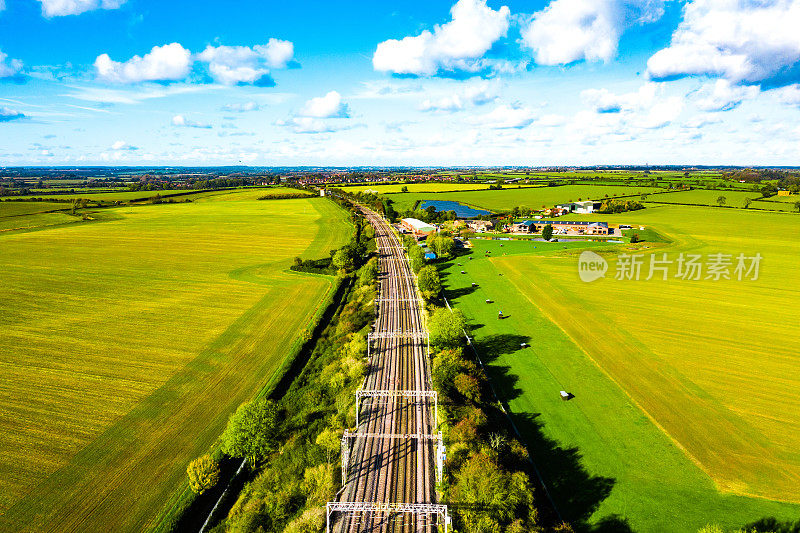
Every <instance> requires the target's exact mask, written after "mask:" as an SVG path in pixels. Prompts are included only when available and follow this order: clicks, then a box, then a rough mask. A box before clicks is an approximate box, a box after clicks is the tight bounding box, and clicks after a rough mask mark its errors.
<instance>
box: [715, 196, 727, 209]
mask: <svg viewBox="0 0 800 533" xmlns="http://www.w3.org/2000/svg"><path fill="white" fill-rule="evenodd" d="M727 201H728V199H727V198H725V197H724V196H718V197H717V205H718V206H720V207H722V206H723V205H725V202H727Z"/></svg>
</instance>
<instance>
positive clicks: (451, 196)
mask: <svg viewBox="0 0 800 533" xmlns="http://www.w3.org/2000/svg"><path fill="white" fill-rule="evenodd" d="M661 190H663V189H658V188H655V187H626V186H624V185H563V186H560V187H522V188H517V186H516V185H508V186H506V188H505V189H502V190H494V191H490V190H487V189H484V190H480V191H464V192H452V193H439V194H437V195H436V196H429V195H426V194H425V193H412V192H408V193H398V194H392V195H391V196H389V198H391V199H392V200H393V201H394V202H395V209H397V210H398V211H403V210H407V209H411V208H413V207H414V204H415V203H416V202H417V201H418V200H419V201H423V200H453V201H456V202H461V203H462V204H466V205H469V206H472V207H477V208H480V209H486V210H488V211H509V210H511V209H513V208H514V207H528V208H531V209H540V208H541V207H542V206H547V207H552V206H553V205H555V204H558V203H562V202H569V201H578V199H582V200H602V199H603V198H605V196H606V195H608V196H609V197H613V196H638V195H640V194H642V193H652V192H654V191H661Z"/></svg>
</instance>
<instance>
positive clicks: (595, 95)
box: [581, 89, 623, 113]
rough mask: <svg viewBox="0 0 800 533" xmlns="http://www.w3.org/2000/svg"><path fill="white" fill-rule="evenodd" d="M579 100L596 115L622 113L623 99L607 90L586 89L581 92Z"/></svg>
mask: <svg viewBox="0 0 800 533" xmlns="http://www.w3.org/2000/svg"><path fill="white" fill-rule="evenodd" d="M581 99H582V100H583V101H584V102H585V103H587V104H588V105H589V106H591V107H592V108H594V110H595V111H596V112H598V113H619V112H620V111H622V104H623V102H622V100H623V99H622V98H621V97H619V96H617V95H616V94H614V93H612V92H611V91H609V90H608V89H586V90H584V91H581Z"/></svg>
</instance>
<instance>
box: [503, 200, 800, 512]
mask: <svg viewBox="0 0 800 533" xmlns="http://www.w3.org/2000/svg"><path fill="white" fill-rule="evenodd" d="M604 219H608V220H609V221H610V222H628V223H635V224H644V225H648V226H651V227H654V228H655V229H657V230H659V231H661V232H662V233H665V234H667V235H668V236H670V237H671V238H673V239H674V240H675V244H673V245H644V246H643V247H642V248H641V250H640V251H641V253H645V254H649V253H650V252H653V251H655V252H656V254H657V256H658V257H660V254H661V253H663V252H668V253H669V254H670V257H671V258H672V259H677V255H678V253H680V252H686V253H699V254H704V255H705V254H711V253H719V252H721V253H727V254H734V256H735V255H736V254H739V253H740V252H741V253H744V254H745V255H748V256H751V255H754V254H755V253H760V254H761V255H762V256H763V261H762V265H761V273H760V277H759V279H758V280H757V281H750V280H745V281H736V280H729V281H726V280H722V281H714V280H705V279H704V280H701V281H689V280H681V279H675V278H674V277H673V278H670V279H668V280H666V281H661V280H660V279H653V280H650V281H645V280H644V279H642V280H641V281H633V280H616V279H614V275H615V268H616V266H615V265H616V252H615V253H614V254H609V255H607V256H606V258H607V259H608V260H609V264H610V267H609V271H608V273H607V274H606V277H605V278H603V279H600V280H598V281H595V282H593V283H583V282H582V281H580V279H579V277H578V271H577V257H576V256H571V257H561V258H558V257H548V258H543V257H537V256H509V257H504V258H497V259H494V260H493V261H494V262H495V265H496V266H497V267H498V268H499V269H500V270H501V271H502V272H503V273H505V274H506V275H507V276H508V279H509V280H510V281H511V282H512V283H513V284H514V285H515V286H516V287H517V288H518V289H519V290H520V291H521V292H522V294H524V295H526V296H527V298H528V300H529V301H530V302H531V304H532V305H536V306H538V307H539V308H541V309H542V311H543V312H544V313H545V314H546V315H547V316H548V317H549V318H550V319H552V320H553V321H554V322H555V323H556V324H558V325H559V326H560V327H561V328H562V329H563V330H564V331H565V332H566V333H567V334H568V335H569V337H571V338H572V340H573V341H574V342H575V343H576V344H577V345H578V346H580V347H581V348H582V349H583V350H584V351H585V352H586V354H587V355H588V356H589V357H590V358H591V359H593V360H594V361H595V362H596V364H597V365H598V366H599V367H600V368H601V369H602V370H603V371H604V372H605V373H606V374H607V375H608V376H609V377H610V378H611V379H613V380H614V381H615V382H616V383H618V384H619V385H620V387H621V388H622V389H623V390H624V391H625V392H626V393H627V394H628V395H629V396H630V397H631V398H632V399H633V400H634V401H635V402H636V403H637V404H638V405H639V406H640V407H641V408H642V409H643V410H644V411H645V412H646V413H647V414H648V415H649V416H650V417H651V418H652V419H653V420H654V421H655V422H656V423H657V424H658V425H659V426H660V427H661V428H662V429H663V430H664V431H665V432H666V433H667V434H668V435H669V436H670V438H672V439H673V440H674V441H675V442H676V443H677V444H678V445H679V446H680V447H681V448H682V449H683V450H684V451H685V453H687V454H688V455H689V456H690V458H691V459H692V460H693V461H695V462H696V463H697V464H698V465H699V466H700V467H701V468H702V469H703V470H704V471H705V472H706V473H707V474H708V475H709V476H710V477H711V478H712V479H713V480H714V481H715V482H716V484H717V486H718V487H719V488H720V489H721V490H723V491H726V492H731V493H736V494H743V495H755V496H759V497H765V498H770V499H775V500H782V501H792V502H800V370H798V369H800V323H799V322H798V320H797V317H796V315H797V308H798V305H799V304H800V270H798V268H797V258H798V257H800V216H796V215H790V214H779V213H775V214H772V213H764V212H760V213H752V212H747V211H743V210H731V209H725V210H721V209H710V208H691V207H671V206H664V207H653V208H648V209H647V210H646V211H643V212H638V213H626V214H622V215H617V216H605V217H604ZM659 246H660V247H659ZM644 259H645V267H644V268H643V276H642V278H645V277H647V270H648V267H647V264H648V263H647V261H648V260H649V256H646V257H645V258H644ZM672 268H673V271H672V274H674V273H675V271H676V269H677V267H676V266H675V265H673V266H672ZM704 276H705V274H704ZM659 278H660V276H659ZM576 394H580V391H577V392H576ZM587 400H589V399H584V401H587Z"/></svg>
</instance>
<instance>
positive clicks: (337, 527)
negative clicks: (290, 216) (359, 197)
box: [327, 208, 450, 533]
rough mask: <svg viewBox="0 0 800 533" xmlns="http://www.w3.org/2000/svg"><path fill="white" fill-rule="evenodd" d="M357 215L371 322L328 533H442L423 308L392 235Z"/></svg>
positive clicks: (437, 438)
mask: <svg viewBox="0 0 800 533" xmlns="http://www.w3.org/2000/svg"><path fill="white" fill-rule="evenodd" d="M362 210H363V212H364V215H365V216H366V218H367V220H368V221H369V222H370V223H371V224H372V226H373V227H374V228H375V238H376V242H377V248H378V269H379V296H378V298H377V299H376V301H375V305H376V311H377V315H376V320H375V323H374V325H373V327H372V332H371V333H370V335H369V338H368V342H367V344H368V346H369V348H368V354H367V356H368V359H369V370H368V373H367V376H366V377H365V378H364V383H363V385H362V387H361V389H359V391H358V393H357V396H356V401H357V406H356V413H357V417H356V418H357V420H356V427H355V428H354V429H353V430H352V431H351V430H348V431H346V432H345V434H344V436H343V438H342V483H343V487H342V490H341V491H340V493H339V496H338V499H337V500H336V501H334V502H329V503H328V507H327V513H328V531H336V532H338V533H357V532H358V533H362V532H375V533H377V532H389V533H407V532H426V533H428V532H429V533H434V532H436V531H439V527H443V529H442V530H444V531H446V529H447V525H448V524H449V521H450V519H449V516H448V514H447V508H446V507H445V506H443V505H439V504H437V501H436V498H437V496H436V480H437V475H441V461H442V460H443V453H444V447H443V445H442V442H441V434H440V433H438V432H437V430H436V426H437V423H436V420H435V417H436V414H437V404H436V402H437V395H436V393H435V391H433V390H432V388H431V380H430V368H429V361H428V340H427V330H426V328H425V323H424V314H423V308H422V301H421V299H420V298H419V296H418V291H417V288H416V281H415V279H414V276H413V274H412V271H411V268H410V265H409V263H408V260H407V257H406V255H405V251H404V250H403V248H402V245H401V243H400V240H399V239H398V237H397V235H396V234H395V233H394V231H393V230H392V228H391V227H390V226H389V224H388V223H387V222H386V221H385V220H384V219H383V218H381V217H380V216H379V215H378V214H376V213H375V212H373V211H371V210H369V209H366V208H362Z"/></svg>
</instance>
